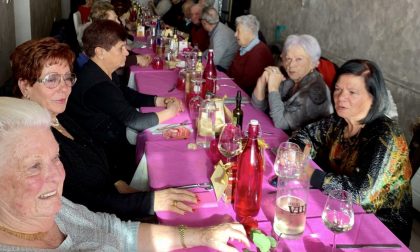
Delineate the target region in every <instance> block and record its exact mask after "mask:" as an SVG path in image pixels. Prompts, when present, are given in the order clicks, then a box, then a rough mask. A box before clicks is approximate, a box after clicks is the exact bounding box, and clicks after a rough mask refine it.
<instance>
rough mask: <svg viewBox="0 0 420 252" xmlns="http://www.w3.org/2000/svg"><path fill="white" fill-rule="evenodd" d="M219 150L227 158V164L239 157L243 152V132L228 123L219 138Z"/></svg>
mask: <svg viewBox="0 0 420 252" xmlns="http://www.w3.org/2000/svg"><path fill="white" fill-rule="evenodd" d="M217 148H218V149H219V151H220V153H222V155H223V156H225V157H226V158H227V163H229V162H230V161H231V158H232V157H234V156H236V155H238V154H239V153H241V151H242V131H241V128H239V127H238V126H237V125H235V124H232V123H227V124H225V126H223V129H222V131H221V133H220V136H219V143H218V144H217Z"/></svg>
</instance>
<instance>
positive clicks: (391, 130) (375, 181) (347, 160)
mask: <svg viewBox="0 0 420 252" xmlns="http://www.w3.org/2000/svg"><path fill="white" fill-rule="evenodd" d="M346 126H347V123H346V121H345V120H344V119H342V118H340V117H339V116H337V115H336V114H332V115H330V116H329V117H327V118H325V119H323V120H321V121H318V122H315V123H312V124H309V125H307V126H306V127H305V128H303V129H301V130H298V131H296V132H294V134H293V135H292V137H291V138H290V139H289V141H291V142H295V143H297V144H299V145H300V146H301V147H303V146H304V145H305V144H307V143H309V144H311V146H312V149H311V156H312V157H313V158H314V161H315V162H316V163H317V164H318V165H319V166H320V167H321V168H322V169H323V170H324V171H323V172H322V171H319V170H316V171H315V172H314V173H313V175H312V177H311V185H312V186H314V187H317V188H320V189H323V190H324V191H325V192H329V191H331V190H334V189H344V190H347V191H350V192H352V194H353V201H354V202H355V203H357V204H360V205H361V206H362V207H363V208H364V209H365V210H366V211H367V212H372V213H374V214H375V215H376V216H377V217H378V218H379V219H380V220H381V221H382V222H383V223H384V224H385V225H386V226H387V227H388V228H389V229H390V230H391V231H393V232H394V234H395V235H396V236H398V237H399V238H400V239H401V240H403V241H404V240H405V239H406V237H400V235H402V233H407V230H408V232H409V233H411V222H412V220H411V213H410V211H411V210H410V209H411V205H412V199H411V187H410V176H411V166H410V162H409V159H408V147H407V143H406V141H405V139H404V136H403V135H402V134H401V132H400V129H399V127H398V126H397V124H396V123H395V122H394V121H392V120H391V119H389V118H388V117H385V116H383V117H379V118H377V119H376V120H374V121H372V122H371V123H369V124H366V125H365V126H364V127H363V128H362V129H361V130H360V132H359V133H358V134H357V135H355V136H352V137H350V138H344V129H345V127H346ZM404 231H405V232H404ZM407 235H408V239H409V236H410V234H407Z"/></svg>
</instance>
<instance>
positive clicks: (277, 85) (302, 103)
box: [252, 34, 333, 132]
mask: <svg viewBox="0 0 420 252" xmlns="http://www.w3.org/2000/svg"><path fill="white" fill-rule="evenodd" d="M320 56H321V48H320V47H319V44H318V41H317V40H316V39H315V38H314V37H312V36H311V35H306V34H304V35H289V36H288V37H287V39H286V42H285V44H284V47H283V52H282V60H283V67H284V68H285V70H286V73H287V75H286V76H284V75H283V74H282V72H281V71H280V69H279V68H277V67H267V68H266V70H265V71H264V73H263V74H262V75H261V77H260V78H259V79H258V81H257V86H256V87H255V89H254V92H253V93H252V104H253V105H254V106H255V107H256V108H258V109H261V110H265V109H267V103H268V105H269V107H270V116H271V118H272V119H273V121H274V125H275V126H276V127H277V128H281V129H283V130H285V131H287V132H290V131H293V130H295V129H298V128H299V127H302V126H305V125H306V124H308V123H311V122H314V121H316V120H318V119H320V118H323V117H325V116H327V115H329V114H331V113H332V111H333V108H332V105H331V97H330V91H329V89H328V86H327V85H326V84H325V82H324V80H323V78H322V76H321V75H320V74H319V73H318V72H317V71H316V69H315V68H316V66H317V65H318V61H319V57H320ZM267 93H268V94H267ZM266 96H268V97H266Z"/></svg>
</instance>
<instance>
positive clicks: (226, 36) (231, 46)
mask: <svg viewBox="0 0 420 252" xmlns="http://www.w3.org/2000/svg"><path fill="white" fill-rule="evenodd" d="M201 24H202V25H203V27H204V29H205V30H206V31H208V33H209V36H210V46H209V48H210V49H213V50H214V64H215V65H216V66H217V67H218V69H219V70H221V71H223V72H226V70H227V69H228V68H229V67H230V64H231V63H232V60H233V58H234V57H235V54H236V52H237V50H238V48H239V46H238V43H237V42H236V39H235V33H234V32H233V31H232V29H230V28H229V27H228V26H226V25H225V24H223V23H222V22H220V21H219V14H218V13H217V10H216V9H215V8H213V7H207V8H205V9H204V10H203V15H202V17H201Z"/></svg>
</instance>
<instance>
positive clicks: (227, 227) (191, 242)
mask: <svg viewBox="0 0 420 252" xmlns="http://www.w3.org/2000/svg"><path fill="white" fill-rule="evenodd" d="M229 240H237V241H240V242H241V243H243V244H245V245H246V246H247V247H249V246H250V245H249V241H248V238H247V237H246V233H245V229H244V227H243V226H242V225H241V224H239V223H223V224H220V225H217V226H212V227H205V228H199V229H198V230H197V229H187V230H186V232H185V243H186V245H187V247H194V246H202V245H204V246H207V247H211V248H214V249H216V250H218V251H227V252H230V251H232V252H235V251H237V249H236V248H234V247H231V246H229V245H227V243H228V242H229Z"/></svg>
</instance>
